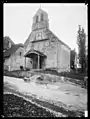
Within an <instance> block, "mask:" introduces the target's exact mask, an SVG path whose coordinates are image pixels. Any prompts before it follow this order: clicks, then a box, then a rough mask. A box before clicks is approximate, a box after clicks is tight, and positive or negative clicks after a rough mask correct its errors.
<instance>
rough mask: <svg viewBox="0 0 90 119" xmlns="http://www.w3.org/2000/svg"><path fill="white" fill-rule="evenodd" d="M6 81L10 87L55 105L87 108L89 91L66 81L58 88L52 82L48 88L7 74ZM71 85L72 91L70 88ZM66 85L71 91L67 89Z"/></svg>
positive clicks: (65, 107)
mask: <svg viewBox="0 0 90 119" xmlns="http://www.w3.org/2000/svg"><path fill="white" fill-rule="evenodd" d="M4 82H8V84H9V85H10V86H11V87H10V86H9V88H11V89H14V91H15V90H16V91H18V92H20V93H21V94H25V93H27V95H28V96H31V95H34V96H35V97H36V98H38V99H40V100H43V101H46V102H49V103H54V105H56V106H59V107H62V108H63V109H66V110H69V111H76V112H84V110H86V108H87V91H86V90H85V89H83V88H79V87H77V88H76V87H75V86H71V85H70V84H67V85H66V84H65V83H61V84H60V85H59V87H58V89H57V88H56V89H55V88H53V87H54V86H53V85H52V86H50V84H49V85H48V88H47V87H46V86H44V85H42V86H40V85H35V83H25V82H24V81H23V80H21V79H16V78H12V77H6V76H4ZM62 84H63V86H64V90H63V86H62V88H61V85H62ZM55 86H56V85H55ZM70 86H71V88H72V91H71V90H70ZM65 87H66V89H68V90H69V91H66V90H65ZM68 87H69V88H68ZM76 89H77V90H76ZM70 91H71V92H70ZM77 91H78V92H77ZM73 92H74V93H73Z"/></svg>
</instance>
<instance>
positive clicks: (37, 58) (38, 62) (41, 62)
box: [25, 50, 46, 69]
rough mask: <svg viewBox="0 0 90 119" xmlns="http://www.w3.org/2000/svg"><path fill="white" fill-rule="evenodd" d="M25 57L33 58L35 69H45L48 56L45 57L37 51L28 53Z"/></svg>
mask: <svg viewBox="0 0 90 119" xmlns="http://www.w3.org/2000/svg"><path fill="white" fill-rule="evenodd" d="M25 57H29V58H31V60H32V68H33V69H43V68H45V60H46V55H44V54H43V53H41V52H40V51H36V50H32V51H29V52H28V53H26V54H25ZM25 64H26V63H25Z"/></svg>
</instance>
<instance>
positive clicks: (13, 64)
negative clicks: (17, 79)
mask: <svg viewBox="0 0 90 119" xmlns="http://www.w3.org/2000/svg"><path fill="white" fill-rule="evenodd" d="M20 52H21V55H20ZM4 65H5V66H10V71H13V70H20V66H23V67H25V57H24V56H23V48H19V49H18V50H17V51H16V52H15V53H14V54H12V55H11V56H10V58H8V59H6V60H5V62H4Z"/></svg>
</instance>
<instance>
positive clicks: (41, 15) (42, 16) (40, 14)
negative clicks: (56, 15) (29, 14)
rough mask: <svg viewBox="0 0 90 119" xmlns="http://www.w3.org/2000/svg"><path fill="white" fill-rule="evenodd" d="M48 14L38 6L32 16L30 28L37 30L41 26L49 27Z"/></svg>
mask: <svg viewBox="0 0 90 119" xmlns="http://www.w3.org/2000/svg"><path fill="white" fill-rule="evenodd" d="M48 21H49V20H48V14H47V13H46V12H45V11H43V10H42V9H41V5H40V8H39V9H38V11H37V12H36V14H35V16H34V17H33V24H32V30H38V29H42V28H49V23H48Z"/></svg>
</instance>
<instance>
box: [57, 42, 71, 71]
mask: <svg viewBox="0 0 90 119" xmlns="http://www.w3.org/2000/svg"><path fill="white" fill-rule="evenodd" d="M57 50H58V51H57V52H58V56H57V58H58V61H57V62H58V70H59V71H60V72H62V71H70V49H68V48H67V47H65V46H64V45H63V44H61V43H60V42H59V43H58V49H57Z"/></svg>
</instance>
